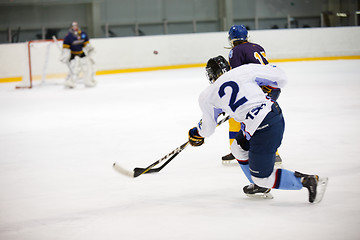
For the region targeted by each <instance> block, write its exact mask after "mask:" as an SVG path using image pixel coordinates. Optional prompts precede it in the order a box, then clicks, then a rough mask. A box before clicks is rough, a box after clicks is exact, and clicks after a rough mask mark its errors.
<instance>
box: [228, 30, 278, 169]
mask: <svg viewBox="0 0 360 240" xmlns="http://www.w3.org/2000/svg"><path fill="white" fill-rule="evenodd" d="M228 38H229V43H230V45H231V50H230V52H229V63H230V67H231V69H233V68H236V67H239V66H241V65H243V64H248V63H254V64H263V65H266V64H268V60H267V59H266V52H265V50H264V48H263V47H262V46H260V45H259V44H256V43H251V42H249V41H248V38H249V33H248V30H247V29H246V27H245V26H244V25H234V26H232V27H231V28H230V30H229V36H228ZM261 88H262V90H263V91H264V92H266V93H267V94H268V95H269V96H270V97H271V98H272V99H273V100H277V99H278V98H279V95H280V88H273V87H270V86H262V87H261ZM240 129H241V124H240V123H239V122H236V121H235V120H234V119H233V118H231V119H230V120H229V140H230V145H231V144H232V142H233V141H234V139H235V135H236V134H237V132H238V131H239V130H240ZM234 159H235V158H234V156H233V154H231V153H230V154H228V155H226V156H223V157H222V160H223V163H224V164H227V163H230V162H231V160H234ZM276 164H277V165H279V166H280V165H281V158H280V156H279V154H277V158H276Z"/></svg>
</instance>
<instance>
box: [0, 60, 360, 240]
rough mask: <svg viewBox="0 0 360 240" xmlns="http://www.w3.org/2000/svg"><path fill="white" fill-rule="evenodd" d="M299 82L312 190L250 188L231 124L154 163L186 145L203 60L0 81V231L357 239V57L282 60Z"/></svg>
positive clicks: (290, 112)
mask: <svg viewBox="0 0 360 240" xmlns="http://www.w3.org/2000/svg"><path fill="white" fill-rule="evenodd" d="M277 65H278V66H280V67H282V68H283V69H284V70H285V71H286V73H287V74H288V76H289V79H290V81H289V83H288V85H287V86H286V87H285V88H284V89H283V91H282V94H281V96H280V98H279V104H280V105H281V107H282V109H283V112H284V117H285V121H286V130H285V135H284V139H283V144H282V146H281V147H280V149H279V152H280V155H281V157H282V159H283V163H284V168H286V169H289V170H297V171H301V172H304V173H312V174H319V175H320V176H328V177H329V184H328V188H327V192H326V194H325V197H324V199H323V201H322V202H321V203H319V204H315V205H314V204H310V203H308V200H307V199H308V193H307V190H306V189H303V190H300V191H283V190H272V193H273V195H274V199H272V200H259V199H258V200H254V199H250V198H248V197H247V196H245V195H244V193H243V192H242V187H243V186H244V185H246V184H248V182H247V179H246V178H245V176H244V175H243V173H242V171H241V168H240V167H239V166H236V165H233V166H223V165H222V164H221V157H222V156H223V155H225V154H228V153H229V146H228V139H227V135H228V133H227V131H228V126H227V124H224V125H222V126H220V127H218V129H217V131H216V132H215V134H214V135H213V136H211V137H210V138H208V139H206V140H205V144H204V145H203V146H201V147H199V148H194V147H191V146H190V147H188V148H186V149H185V150H184V151H183V152H181V154H179V155H178V156H177V157H176V158H175V159H174V160H173V161H172V162H171V163H170V164H169V165H168V166H166V167H165V168H164V169H163V170H162V171H161V172H159V173H156V174H146V175H142V176H140V177H138V178H135V179H131V178H127V177H124V176H122V175H120V174H118V173H117V172H115V171H114V170H113V169H112V164H113V162H115V161H117V162H119V163H121V164H122V165H123V166H124V167H126V168H128V169H130V170H131V169H132V168H134V167H146V166H148V165H149V164H151V163H153V162H155V161H156V160H158V159H159V158H161V157H163V156H164V155H166V154H167V153H169V152H171V151H172V150H173V149H174V148H176V147H178V146H180V145H181V144H182V143H184V142H186V141H187V132H188V130H189V129H190V128H192V127H193V126H195V125H196V124H197V122H198V121H199V119H200V118H201V113H200V109H199V106H198V102H197V101H198V96H199V94H200V93H201V91H202V90H203V89H205V88H206V87H207V86H208V82H207V79H206V77H205V73H204V69H202V68H190V69H182V70H166V71H153V72H141V73H129V74H118V75H102V76H98V77H97V79H98V81H99V84H98V86H96V87H95V88H84V87H83V86H82V85H81V84H79V85H78V86H77V88H76V89H73V90H68V89H64V87H63V86H62V85H47V86H38V87H34V88H33V89H31V90H28V89H22V90H15V89H14V86H15V83H6V84H0V112H1V118H0V191H1V194H0V239H1V240H79V239H86V240H98V239H106V240H112V239H124V240H126V239H136V240H142V239H144V240H152V239H154V240H162V239H167V240H184V239H196V240H199V239H206V240H212V239H214V240H217V239H221V240H223V239H227V240H228V239H237V240H238V239H256V240H261V239H266V240H268V239H291V240H304V239H316V240H322V239H326V240H330V239H334V240H339V239H341V240H353V239H359V236H360V229H359V226H360V187H359V184H360V159H359V156H360V93H359V91H360V60H337V61H308V62H288V63H279V64H277Z"/></svg>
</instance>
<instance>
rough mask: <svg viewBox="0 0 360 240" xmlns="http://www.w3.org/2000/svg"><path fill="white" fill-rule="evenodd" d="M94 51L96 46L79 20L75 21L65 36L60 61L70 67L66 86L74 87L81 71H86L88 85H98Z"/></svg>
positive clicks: (86, 83)
mask: <svg viewBox="0 0 360 240" xmlns="http://www.w3.org/2000/svg"><path fill="white" fill-rule="evenodd" d="M94 52H95V50H94V47H93V46H92V45H91V44H90V42H89V38H88V36H87V34H86V33H85V32H84V31H82V30H81V29H80V28H79V26H78V23H77V22H73V23H72V24H71V28H70V30H69V32H68V34H67V35H66V36H65V38H64V42H63V49H62V52H61V56H60V61H61V62H63V63H65V64H67V65H68V67H69V74H68V76H67V77H66V80H65V83H64V84H65V87H67V88H74V87H75V83H76V80H77V79H78V77H79V74H80V73H81V71H82V72H83V73H84V84H85V86H86V87H94V86H95V85H96V81H95V79H94V75H95V69H94V60H93V59H92V55H93V54H94Z"/></svg>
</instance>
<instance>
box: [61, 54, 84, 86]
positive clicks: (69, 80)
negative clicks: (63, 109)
mask: <svg viewBox="0 0 360 240" xmlns="http://www.w3.org/2000/svg"><path fill="white" fill-rule="evenodd" d="M69 67H70V69H69V74H68V76H67V77H66V79H65V83H64V85H65V87H67V88H74V87H75V82H76V80H77V77H78V75H79V73H80V71H81V66H80V62H79V57H74V56H72V57H71V59H70V64H69Z"/></svg>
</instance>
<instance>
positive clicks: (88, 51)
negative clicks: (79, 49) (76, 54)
mask: <svg viewBox="0 0 360 240" xmlns="http://www.w3.org/2000/svg"><path fill="white" fill-rule="evenodd" d="M83 50H84V52H85V55H86V56H87V57H89V58H92V57H93V55H94V53H95V49H94V47H93V46H91V45H90V43H88V44H87V45H86V46H85V47H84V48H83Z"/></svg>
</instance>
